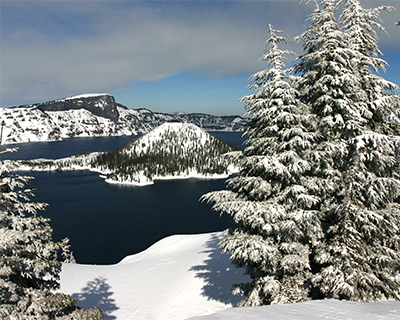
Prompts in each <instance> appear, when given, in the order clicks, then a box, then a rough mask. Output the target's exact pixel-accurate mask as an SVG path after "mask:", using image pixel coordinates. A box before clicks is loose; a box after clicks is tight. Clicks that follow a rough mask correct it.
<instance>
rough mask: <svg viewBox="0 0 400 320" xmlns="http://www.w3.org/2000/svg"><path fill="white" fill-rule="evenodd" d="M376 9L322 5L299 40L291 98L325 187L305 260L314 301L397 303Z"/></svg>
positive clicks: (392, 133)
mask: <svg viewBox="0 0 400 320" xmlns="http://www.w3.org/2000/svg"><path fill="white" fill-rule="evenodd" d="M339 4H343V5H344V10H343V13H342V14H341V15H340V21H336V18H335V13H336V12H337V8H338V7H337V6H338V5H339ZM384 9H385V7H381V8H379V9H369V10H366V9H363V8H362V7H361V5H360V3H359V1H356V0H348V1H333V0H325V1H321V3H320V4H319V5H318V6H317V8H316V10H315V12H314V13H313V14H312V15H310V17H309V21H310V26H309V28H308V29H307V31H306V32H304V33H303V34H302V35H301V36H300V37H299V38H300V39H301V41H302V43H303V48H304V50H305V51H306V54H305V55H303V56H301V57H300V58H299V62H298V63H297V65H296V66H295V69H296V71H297V73H298V74H299V76H300V77H299V79H300V82H299V87H298V89H299V91H300V92H301V100H302V101H303V102H304V103H306V104H308V105H309V106H310V107H311V112H312V113H313V114H314V115H315V116H316V119H317V122H318V124H317V127H318V137H319V139H318V141H317V144H316V145H315V146H314V147H313V149H314V152H313V153H312V154H313V174H314V175H316V176H318V177H320V178H322V179H323V180H325V181H327V184H326V185H329V186H330V188H329V189H326V190H323V189H321V191H323V192H322V193H321V202H320V203H319V204H318V209H319V210H320V219H321V222H322V225H323V228H324V234H325V237H324V241H322V242H321V243H319V244H318V245H317V246H316V247H315V251H314V256H313V259H314V261H313V264H314V275H313V278H312V288H313V294H314V296H316V297H328V298H340V299H349V300H361V301H369V300H376V299H381V298H382V297H386V298H389V297H392V298H393V297H394V298H399V282H398V278H397V280H396V274H397V273H398V271H399V266H400V252H399V247H400V238H399V236H400V233H399V228H400V211H399V206H398V204H397V203H396V198H397V197H398V192H399V189H398V188H399V182H400V181H399V180H398V178H399V176H398V174H399V149H398V146H399V139H398V125H399V121H398V115H399V110H400V109H399V107H400V103H399V97H398V95H396V90H397V89H398V88H397V86H395V85H394V84H391V83H390V82H388V81H385V80H384V79H382V78H381V77H379V76H378V75H377V74H374V73H373V70H374V71H375V72H377V71H378V69H379V68H382V67H383V66H384V64H385V63H384V62H383V61H382V60H381V59H379V58H378V57H377V55H378V53H379V51H378V46H377V37H376V32H375V31H374V27H375V28H376V27H378V28H379V29H382V28H383V27H382V26H381V25H380V24H379V20H378V17H379V11H381V10H384ZM386 10H388V11H390V10H391V9H390V8H386ZM340 24H342V26H343V27H342V28H340ZM357 29H358V30H357Z"/></svg>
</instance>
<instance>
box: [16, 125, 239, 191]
mask: <svg viewBox="0 0 400 320" xmlns="http://www.w3.org/2000/svg"><path fill="white" fill-rule="evenodd" d="M237 150H238V149H237V147H235V146H233V145H227V144H226V143H225V142H223V141H222V140H220V139H217V138H215V137H214V136H212V135H211V134H209V133H207V132H206V131H204V130H202V129H200V128H199V127H197V126H195V125H193V124H189V123H177V122H176V123H164V124H163V125H161V126H159V127H158V128H156V129H154V130H152V131H150V132H149V133H147V134H145V135H143V136H141V137H140V138H138V139H135V140H133V141H131V142H129V143H127V144H125V145H124V146H122V147H121V148H118V149H115V150H111V151H106V152H93V153H89V154H82V155H76V156H72V157H68V158H64V159H57V160H52V159H34V160H20V161H17V162H16V163H17V164H18V165H19V167H20V170H40V171H47V170H84V169H87V170H91V171H96V172H99V173H101V174H102V176H103V177H104V178H106V182H109V183H120V184H121V183H123V184H134V185H148V184H152V183H153V181H154V180H156V179H171V178H190V177H195V178H199V177H203V178H226V177H227V176H229V175H230V174H232V173H233V172H236V171H237V170H238V168H236V166H235V164H234V162H233V161H232V159H230V158H226V157H223V156H222V155H223V154H225V153H229V152H234V151H237Z"/></svg>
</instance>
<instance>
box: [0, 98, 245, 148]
mask: <svg viewBox="0 0 400 320" xmlns="http://www.w3.org/2000/svg"><path fill="white" fill-rule="evenodd" d="M169 121H177V122H189V123H194V124H196V125H198V126H200V127H203V128H204V129H206V130H209V131H212V130H213V131H240V130H241V129H242V127H243V125H244V124H245V123H246V121H245V120H244V119H243V118H241V117H239V116H212V115H207V114H198V113H196V114H185V113H180V114H164V113H157V112H152V111H150V110H147V109H136V110H133V109H128V108H127V107H125V106H123V105H121V104H119V103H116V102H115V99H114V97H113V96H110V95H109V94H84V95H78V96H73V97H69V98H64V99H58V100H53V101H49V102H46V103H39V104H32V105H25V106H19V107H13V108H0V123H4V126H3V144H12V143H19V142H30V141H57V140H62V139H66V138H71V137H98V136H121V135H137V134H143V133H146V132H149V131H150V130H152V129H154V128H156V127H158V126H159V125H161V124H163V123H165V122H169Z"/></svg>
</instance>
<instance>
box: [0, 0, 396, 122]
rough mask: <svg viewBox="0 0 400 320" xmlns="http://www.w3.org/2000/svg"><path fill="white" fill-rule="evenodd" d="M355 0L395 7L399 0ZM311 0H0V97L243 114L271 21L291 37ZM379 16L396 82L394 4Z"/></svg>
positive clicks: (10, 102)
mask: <svg viewBox="0 0 400 320" xmlns="http://www.w3.org/2000/svg"><path fill="white" fill-rule="evenodd" d="M361 3H362V5H363V6H364V7H376V6H379V5H383V4H384V5H392V6H394V7H396V6H397V9H398V10H400V3H399V1H398V0H387V1H373V0H362V1H361ZM312 10H313V6H312V5H311V4H309V5H305V4H304V3H302V4H300V1H298V0H283V1H282V0H280V1H272V0H260V1H222V0H221V1H167V0H164V1H134V0H132V1H120V0H116V1H111V0H109V1H97V0H83V1H74V0H73V1H59V0H48V1H35V0H27V1H21V0H1V1H0V14H1V20H0V22H1V39H0V41H1V43H0V44H1V46H0V50H1V56H0V59H1V65H0V68H1V70H0V71H1V82H0V86H1V96H0V98H1V100H0V105H1V106H2V107H8V106H15V105H21V104H30V103H37V102H45V101H49V100H54V99H59V98H63V97H68V96H72V95H77V94H82V93H109V94H112V95H113V96H114V97H115V98H116V100H117V102H119V103H122V104H124V105H126V106H127V107H130V108H148V109H150V110H153V111H159V112H168V113H172V112H182V111H183V112H204V113H210V114H216V115H228V114H239V115H242V114H243V113H244V109H243V106H242V105H241V104H240V103H239V102H238V100H239V99H240V98H241V97H242V96H244V95H246V94H249V93H251V91H249V90H248V89H247V85H248V79H249V77H250V75H251V74H253V73H254V72H257V71H259V70H261V69H263V68H265V67H266V66H265V65H263V64H261V63H259V62H258V60H259V58H260V57H261V56H262V54H263V52H264V43H265V40H266V39H267V37H268V34H267V26H268V23H272V24H273V25H274V26H275V27H276V28H277V29H282V30H284V31H285V32H286V33H288V35H289V36H291V37H293V36H296V35H298V34H300V33H301V32H302V31H303V30H304V26H303V21H304V20H305V19H306V17H307V15H308V14H310V13H311V12H312ZM382 18H383V24H384V26H385V27H386V29H387V31H388V32H389V34H390V38H389V37H387V36H386V35H384V34H379V36H380V42H379V47H380V49H381V50H382V51H383V53H384V56H383V58H384V59H385V60H386V61H387V62H388V63H389V64H390V65H391V67H390V68H388V71H387V73H386V74H385V75H383V76H384V77H385V78H386V79H388V80H390V81H393V82H395V83H397V84H400V67H399V63H398V61H400V60H399V58H400V27H396V26H395V25H394V22H395V21H399V20H400V11H396V12H393V13H391V14H390V15H389V14H387V13H383V14H382ZM290 49H292V50H294V51H296V52H297V53H298V54H301V53H302V52H301V50H300V49H299V46H298V45H293V46H292V47H291V48H290Z"/></svg>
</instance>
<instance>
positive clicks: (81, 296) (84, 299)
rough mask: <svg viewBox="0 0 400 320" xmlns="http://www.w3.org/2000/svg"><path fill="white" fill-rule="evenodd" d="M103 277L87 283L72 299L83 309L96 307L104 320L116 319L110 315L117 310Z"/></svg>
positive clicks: (111, 293)
mask: <svg viewBox="0 0 400 320" xmlns="http://www.w3.org/2000/svg"><path fill="white" fill-rule="evenodd" d="M106 280H107V279H105V278H104V277H98V278H96V279H94V280H93V281H89V282H88V283H87V285H86V287H84V288H82V289H81V292H80V293H74V294H73V295H72V298H74V299H75V300H76V301H77V302H78V305H79V306H80V307H82V308H85V309H90V308H94V307H98V308H99V309H100V310H101V311H103V314H104V320H113V319H116V317H115V316H113V315H111V313H112V312H113V311H115V310H118V309H119V308H118V307H117V305H116V304H115V300H114V299H112V298H111V296H112V295H113V292H111V291H110V288H111V287H110V286H109V285H108V284H107V283H106Z"/></svg>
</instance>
